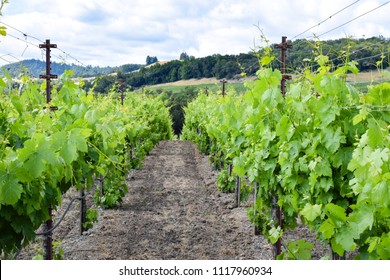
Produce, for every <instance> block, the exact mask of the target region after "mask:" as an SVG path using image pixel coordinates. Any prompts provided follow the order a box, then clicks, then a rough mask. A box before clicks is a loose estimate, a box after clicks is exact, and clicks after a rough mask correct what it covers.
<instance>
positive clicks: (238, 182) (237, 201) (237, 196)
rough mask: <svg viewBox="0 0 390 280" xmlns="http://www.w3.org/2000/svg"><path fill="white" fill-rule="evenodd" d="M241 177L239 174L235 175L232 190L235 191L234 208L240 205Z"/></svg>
mask: <svg viewBox="0 0 390 280" xmlns="http://www.w3.org/2000/svg"><path fill="white" fill-rule="evenodd" d="M240 189H241V179H240V177H239V176H236V189H235V191H234V193H235V199H234V208H238V207H240V196H241V190H240Z"/></svg>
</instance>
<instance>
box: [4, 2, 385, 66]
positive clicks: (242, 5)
mask: <svg viewBox="0 0 390 280" xmlns="http://www.w3.org/2000/svg"><path fill="white" fill-rule="evenodd" d="M9 2H10V3H9V4H6V5H5V7H4V8H3V11H2V12H3V16H1V17H0V21H1V22H2V23H5V24H7V25H9V26H11V27H12V28H11V27H8V28H7V32H8V33H9V34H10V35H12V36H14V37H17V38H19V40H18V39H15V38H13V37H11V36H7V37H4V38H0V58H2V59H0V65H1V64H6V63H7V62H6V61H5V60H7V61H10V62H16V61H18V60H23V59H30V58H38V59H42V51H41V50H40V49H39V48H37V47H35V46H34V45H38V44H39V42H38V41H37V40H36V39H35V38H33V37H36V38H38V39H40V40H45V39H51V42H52V43H55V44H57V45H58V47H59V48H61V50H63V51H65V52H66V53H68V54H70V55H71V56H72V57H69V56H66V55H64V54H63V53H62V52H61V51H59V50H53V59H54V60H58V57H62V58H63V59H64V60H65V61H66V62H68V63H76V64H77V63H78V62H77V61H74V60H73V58H77V59H78V61H79V62H81V63H83V64H85V65H93V66H96V65H99V66H107V65H110V66H116V65H122V64H125V63H142V64H143V63H145V59H146V56H148V55H150V56H157V57H158V59H159V60H160V61H164V60H170V59H178V58H179V55H180V53H182V52H187V53H188V54H189V55H193V56H195V57H204V56H207V55H212V54H215V53H220V54H238V53H247V52H249V51H250V50H251V48H253V47H254V46H255V45H259V44H261V41H260V40H259V37H260V34H261V32H260V31H259V29H260V30H262V32H263V33H264V34H265V36H266V37H267V38H268V39H269V40H270V41H271V43H277V42H279V41H280V40H281V36H287V37H288V38H289V39H292V38H294V37H295V36H296V35H299V34H300V33H301V32H303V31H305V30H307V29H309V28H311V27H313V26H315V25H317V24H318V23H320V22H322V21H324V20H326V19H328V20H326V21H325V22H323V23H322V24H320V25H319V26H316V27H315V28H312V29H310V30H309V31H308V32H306V33H304V34H301V35H300V36H298V37H296V38H295V39H298V38H308V37H310V36H313V34H316V35H321V34H323V33H326V32H328V31H330V30H332V29H334V28H336V27H338V26H340V25H343V24H344V23H347V22H348V21H350V20H352V19H354V18H356V17H359V16H360V15H363V14H364V13H366V12H369V11H370V10H373V9H375V8H377V7H379V6H380V5H382V4H385V3H388V4H386V5H384V6H382V7H381V8H378V9H377V10H375V11H372V12H370V13H368V14H367V15H364V16H361V17H360V18H358V19H356V20H354V21H352V22H351V23H349V24H346V25H344V26H342V27H340V28H337V29H336V30H334V31H331V32H329V33H327V34H325V35H322V36H320V39H334V38H340V37H345V36H353V37H355V38H361V37H363V36H365V37H371V36H379V35H382V36H384V37H386V38H390V17H389V15H390V3H389V2H390V1H387V0H360V1H356V0H245V1H239V0H215V1H209V0H110V1H107V0H88V1H86V0H84V1H80V0H33V1H32V0H9ZM355 2H356V3H355ZM349 5H351V6H350V7H349V8H347V9H345V10H344V11H342V12H340V13H338V14H336V15H335V13H337V12H338V11H340V10H342V9H343V8H345V7H347V6H349ZM332 15H333V16H332ZM331 16H332V17H331ZM330 17H331V18H330ZM1 22H0V26H1V25H4V24H2V23H1ZM13 28H16V29H18V30H19V31H22V32H23V33H25V34H27V35H29V36H31V37H29V36H27V37H25V36H24V35H23V34H22V33H20V32H19V31H17V30H15V29H13ZM32 36H33V37H32ZM26 40H27V41H28V42H31V43H32V44H27V43H26V42H25V41H26Z"/></svg>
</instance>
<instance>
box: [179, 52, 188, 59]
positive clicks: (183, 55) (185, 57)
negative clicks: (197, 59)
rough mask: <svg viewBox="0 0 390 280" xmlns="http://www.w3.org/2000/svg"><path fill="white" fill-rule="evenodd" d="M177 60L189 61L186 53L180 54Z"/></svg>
mask: <svg viewBox="0 0 390 280" xmlns="http://www.w3.org/2000/svg"><path fill="white" fill-rule="evenodd" d="M179 59H180V60H184V61H186V60H190V56H189V55H188V54H187V53H186V52H182V53H181V54H180V58H179Z"/></svg>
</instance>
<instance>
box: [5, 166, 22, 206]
mask: <svg viewBox="0 0 390 280" xmlns="http://www.w3.org/2000/svg"><path fill="white" fill-rule="evenodd" d="M22 192H23V188H22V185H20V184H19V181H18V179H17V178H16V177H14V176H12V175H11V174H9V173H7V172H6V171H5V170H0V203H1V204H2V203H4V204H6V205H13V204H15V203H16V202H17V201H18V200H19V199H20V196H21V194H22Z"/></svg>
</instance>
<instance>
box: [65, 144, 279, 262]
mask: <svg viewBox="0 0 390 280" xmlns="http://www.w3.org/2000/svg"><path fill="white" fill-rule="evenodd" d="M215 175H216V174H215V172H213V171H212V169H211V167H210V165H209V163H208V161H207V158H205V157H204V156H202V155H200V154H199V153H198V152H197V150H196V147H195V145H194V144H192V143H190V142H184V141H164V142H161V143H160V144H159V145H158V146H157V147H156V148H155V149H154V150H153V151H152V152H151V153H150V155H149V156H148V157H147V158H146V159H145V162H144V166H143V168H142V169H141V170H138V171H135V172H134V174H133V176H134V179H133V180H131V181H129V193H128V194H127V195H126V197H125V199H124V203H123V205H122V206H120V207H118V208H117V209H114V210H100V217H99V221H98V223H97V224H95V226H94V228H93V229H92V230H90V231H89V232H88V233H87V234H86V235H84V236H81V237H80V236H79V232H78V226H77V223H76V224H75V225H74V227H73V228H72V229H71V230H70V231H69V232H68V233H67V234H66V236H64V237H62V238H61V239H62V243H61V247H62V248H63V250H64V258H65V259H79V260H80V259H81V260H86V259H179V260H183V259H271V258H272V251H271V246H270V245H269V244H267V242H264V240H263V239H262V238H261V237H255V236H254V235H253V227H252V226H251V225H250V223H249V221H248V218H247V216H246V210H245V208H238V209H232V205H233V197H232V195H231V194H221V193H219V192H218V191H217V190H216V188H215V185H214V182H215Z"/></svg>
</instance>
